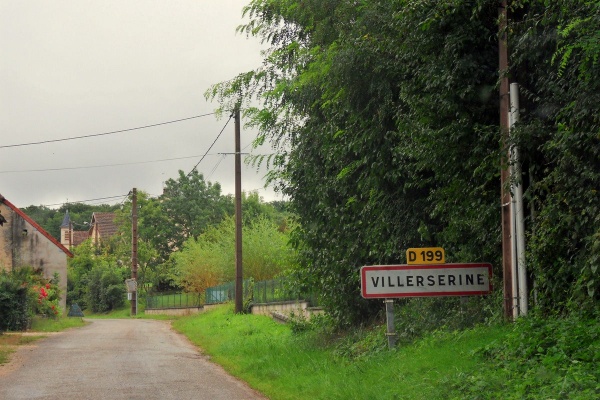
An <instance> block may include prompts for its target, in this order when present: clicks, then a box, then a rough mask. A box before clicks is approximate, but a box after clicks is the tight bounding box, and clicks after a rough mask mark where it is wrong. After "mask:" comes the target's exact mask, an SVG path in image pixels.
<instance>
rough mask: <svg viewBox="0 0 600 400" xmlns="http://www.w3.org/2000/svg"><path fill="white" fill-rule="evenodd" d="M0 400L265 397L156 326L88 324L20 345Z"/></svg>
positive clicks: (1, 377) (3, 371)
mask: <svg viewBox="0 0 600 400" xmlns="http://www.w3.org/2000/svg"><path fill="white" fill-rule="evenodd" d="M13 359H14V362H11V364H9V365H5V366H1V367H0V399H2V400H13V399H14V400H16V399H47V400H50V399H61V400H63V399H145V400H146V399H178V400H179V399H210V400H219V399H227V400H231V399H265V397H263V396H261V395H260V394H258V393H257V392H255V391H253V390H252V389H250V388H249V387H248V386H247V385H246V384H245V383H243V382H241V381H238V380H236V379H235V378H233V377H231V376H230V375H228V374H227V373H226V372H225V371H224V370H223V369H222V368H221V367H219V366H217V365H215V364H213V363H211V362H210V361H209V360H208V358H207V357H206V356H203V355H202V354H200V353H199V351H198V350H197V348H196V347H195V346H193V345H192V344H191V343H189V342H188V341H187V339H186V338H185V337H184V336H183V335H180V334H178V333H176V332H175V331H173V330H171V328H170V325H169V324H168V323H167V322H164V321H155V320H141V319H138V320H92V321H91V323H90V324H89V325H87V326H85V327H83V328H77V329H71V330H68V331H65V332H61V333H59V334H55V335H50V336H49V337H47V338H45V339H42V340H40V341H37V342H34V343H33V345H32V346H21V347H20V348H19V350H18V351H17V353H15V354H13Z"/></svg>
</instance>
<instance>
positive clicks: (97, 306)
mask: <svg viewBox="0 0 600 400" xmlns="http://www.w3.org/2000/svg"><path fill="white" fill-rule="evenodd" d="M129 273H130V272H129V268H120V267H117V266H115V265H109V264H107V263H99V264H98V265H95V266H94V267H93V268H92V270H91V271H90V272H89V274H88V287H87V293H86V304H87V306H88V308H89V309H90V311H92V312H107V311H110V310H114V309H117V308H120V307H122V306H123V305H124V303H125V290H126V289H125V284H124V282H125V279H126V278H127V277H128V275H129Z"/></svg>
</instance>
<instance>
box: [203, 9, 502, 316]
mask: <svg viewBox="0 0 600 400" xmlns="http://www.w3.org/2000/svg"><path fill="white" fill-rule="evenodd" d="M245 12H246V13H247V14H248V15H249V16H250V18H251V21H250V22H249V23H248V24H247V25H244V26H242V27H240V30H242V31H244V32H246V33H248V34H252V35H255V36H259V37H261V38H262V39H263V40H264V41H265V42H267V43H268V44H269V45H271V48H270V49H269V50H268V52H267V54H266V57H265V66H264V67H263V68H262V69H260V70H257V71H253V72H250V73H248V74H242V75H240V76H238V77H237V78H236V79H234V80H233V81H228V82H227V83H224V84H220V85H216V86H215V87H213V89H212V91H211V92H209V93H207V95H208V96H209V97H211V96H214V97H217V98H219V99H220V100H221V101H222V106H223V107H224V108H227V107H230V106H231V105H232V103H235V102H240V101H247V100H248V99H249V98H250V97H251V96H252V95H255V94H256V95H258V96H259V100H260V102H261V106H260V107H248V108H247V109H246V110H245V116H246V117H247V118H248V119H249V124H250V125H252V126H256V127H258V128H259V136H258V138H257V142H264V141H267V140H268V141H271V142H272V143H273V144H274V146H276V147H277V150H278V151H279V153H278V156H277V157H275V158H272V159H271V160H269V161H270V162H271V163H272V165H273V166H274V167H275V171H274V172H273V174H272V175H271V178H272V179H273V180H275V181H276V182H277V183H278V185H279V187H280V188H281V190H282V191H283V192H284V193H285V194H286V195H288V196H289V197H290V199H291V206H292V210H293V211H294V212H295V213H296V214H297V215H298V222H299V224H298V227H297V229H296V230H295V232H294V243H295V245H296V246H297V248H298V249H299V252H300V256H301V267H300V268H299V269H297V271H296V275H297V277H298V280H299V283H300V285H303V286H307V287H315V288H317V289H318V291H319V292H320V294H321V296H322V297H321V300H322V301H323V303H324V305H325V306H326V307H327V310H328V312H331V313H332V314H333V315H334V317H335V318H336V319H337V320H338V321H339V323H340V324H342V325H344V324H349V323H356V322H360V321H362V320H364V319H366V318H367V319H368V318H369V315H371V314H373V313H374V312H375V310H376V308H377V306H376V305H375V304H373V302H367V301H365V300H362V299H361V298H360V293H359V288H358V282H359V279H358V271H359V267H360V266H362V265H365V264H370V263H377V264H386V263H397V262H398V261H400V260H401V259H403V257H404V255H403V254H404V250H405V249H406V248H407V247H417V246H420V245H431V244H437V245H441V246H444V247H446V249H447V251H448V254H451V255H452V257H453V258H454V260H456V261H479V260H486V261H492V262H495V261H497V260H498V252H497V251H495V249H497V248H498V246H499V227H498V225H497V215H496V214H495V213H496V212H497V206H496V203H497V191H498V190H497V188H496V187H497V183H496V179H497V172H498V171H497V170H498V167H497V160H498V159H499V154H498V151H499V148H498V145H497V139H495V135H496V132H497V130H496V127H495V126H494V123H495V119H496V116H497V101H496V100H495V99H493V98H492V97H491V96H490V93H491V90H492V89H493V87H494V85H495V83H496V79H497V74H496V73H495V71H496V70H497V67H496V65H497V61H496V57H497V56H496V42H495V38H494V36H495V31H496V30H497V28H496V18H497V10H496V4H495V3H494V4H493V5H492V2H491V1H488V2H485V1H478V2H476V6H473V5H472V4H470V3H469V4H465V3H464V2H439V3H438V2H414V3H411V4H410V5H409V4H408V3H406V2H403V1H392V2H390V1H375V2H360V3H359V5H354V4H350V3H347V2H340V1H326V2H322V1H319V2H316V1H309V2H302V3H301V4H300V3H299V2H296V1H284V0H282V1H267V0H265V1H259V0H257V1H253V2H251V4H250V5H249V6H248V7H247V8H246V9H245ZM247 104H249V103H247ZM433 160H435V162H432V161H433ZM474 226H477V227H478V229H477V230H474V229H473V227H474ZM495 264H496V265H497V264H498V263H495Z"/></svg>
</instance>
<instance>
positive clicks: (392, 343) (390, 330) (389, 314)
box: [383, 299, 398, 349]
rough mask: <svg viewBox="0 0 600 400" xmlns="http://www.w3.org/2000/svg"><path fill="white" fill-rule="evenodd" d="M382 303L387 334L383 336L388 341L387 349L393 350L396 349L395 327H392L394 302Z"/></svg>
mask: <svg viewBox="0 0 600 400" xmlns="http://www.w3.org/2000/svg"><path fill="white" fill-rule="evenodd" d="M383 302H384V303H385V316H386V319H387V332H386V333H385V335H386V336H387V339H388V347H389V348H390V349H393V348H394V347H396V339H397V338H398V334H397V333H396V327H395V326H394V300H393V299H385V300H384V301H383Z"/></svg>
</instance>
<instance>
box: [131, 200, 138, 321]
mask: <svg viewBox="0 0 600 400" xmlns="http://www.w3.org/2000/svg"><path fill="white" fill-rule="evenodd" d="M137 250H138V232H137V189H136V188H133V190H132V191H131V279H132V280H133V282H134V284H135V291H134V292H133V293H131V315H132V316H133V315H137V264H138V256H137Z"/></svg>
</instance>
